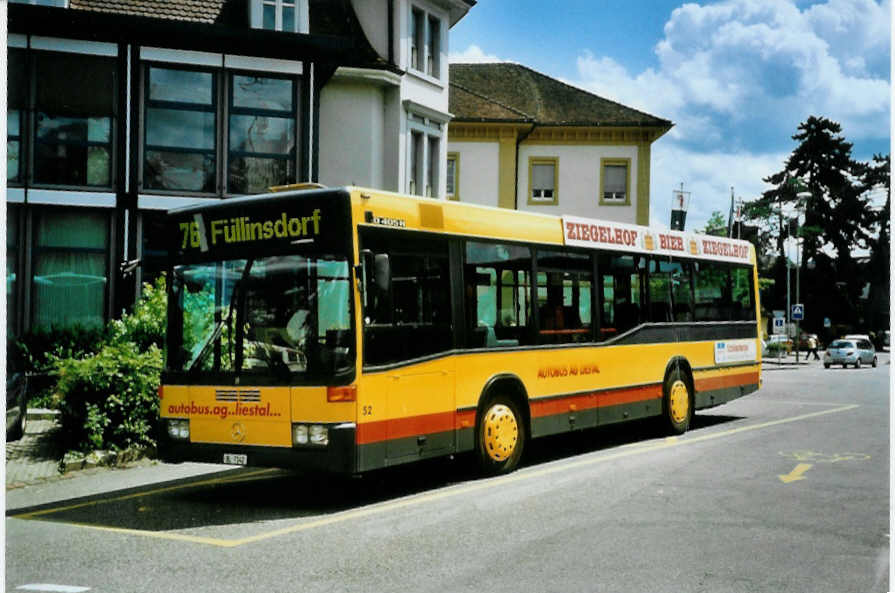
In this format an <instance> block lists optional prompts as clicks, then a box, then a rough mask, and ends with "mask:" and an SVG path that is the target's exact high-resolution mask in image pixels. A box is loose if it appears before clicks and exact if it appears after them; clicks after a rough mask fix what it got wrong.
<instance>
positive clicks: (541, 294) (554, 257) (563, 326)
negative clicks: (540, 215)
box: [537, 249, 593, 344]
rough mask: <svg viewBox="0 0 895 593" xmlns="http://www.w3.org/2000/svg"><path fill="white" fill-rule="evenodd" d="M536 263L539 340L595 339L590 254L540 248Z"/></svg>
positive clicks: (569, 341) (557, 342) (568, 340)
mask: <svg viewBox="0 0 895 593" xmlns="http://www.w3.org/2000/svg"><path fill="white" fill-rule="evenodd" d="M537 263H538V270H537V280H538V292H537V298H538V318H539V324H540V325H539V327H538V333H539V335H540V342H541V343H545V344H565V343H572V342H590V341H591V340H592V339H593V331H592V328H593V324H592V317H593V315H592V312H591V298H592V297H591V293H592V285H593V264H592V262H591V258H590V255H589V254H579V253H574V252H567V251H556V250H548V249H538V252H537Z"/></svg>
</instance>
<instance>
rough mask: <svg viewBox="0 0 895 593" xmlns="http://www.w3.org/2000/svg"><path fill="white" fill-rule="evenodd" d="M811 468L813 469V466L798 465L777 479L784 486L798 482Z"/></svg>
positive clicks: (807, 464) (808, 464) (806, 464)
mask: <svg viewBox="0 0 895 593" xmlns="http://www.w3.org/2000/svg"><path fill="white" fill-rule="evenodd" d="M812 467H814V465H812V464H810V463H800V464H799V465H797V466H796V467H795V468H794V469H793V470H792V471H791V472H789V473H788V474H781V475H779V476H777V477H778V478H780V481H781V482H783V483H784V484H789V483H790V482H798V481H799V480H804V479H805V472H806V471H808V470H809V469H811V468H812Z"/></svg>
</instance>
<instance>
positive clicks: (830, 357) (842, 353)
mask: <svg viewBox="0 0 895 593" xmlns="http://www.w3.org/2000/svg"><path fill="white" fill-rule="evenodd" d="M863 363H866V364H869V365H871V366H874V367H875V366H876V363H877V358H876V349H875V348H874V347H873V344H871V343H870V340H864V339H858V340H855V339H849V340H845V339H843V340H834V341H833V342H832V343H831V344H830V346H829V347H828V348H827V350H826V352H824V368H825V369H828V368H830V366H831V365H834V364H841V365H842V368H847V367H848V365H850V364H853V365H855V368H856V369H857V368H860V367H861V364H863Z"/></svg>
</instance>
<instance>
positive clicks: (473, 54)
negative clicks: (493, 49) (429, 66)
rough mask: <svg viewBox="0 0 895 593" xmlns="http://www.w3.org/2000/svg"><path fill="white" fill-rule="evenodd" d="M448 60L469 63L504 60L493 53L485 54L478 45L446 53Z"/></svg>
mask: <svg viewBox="0 0 895 593" xmlns="http://www.w3.org/2000/svg"><path fill="white" fill-rule="evenodd" d="M448 61H450V62H451V63H462V64H471V63H482V62H485V63H493V62H504V61H506V60H502V59H500V58H498V57H497V56H495V55H492V54H486V53H485V52H484V51H483V50H482V48H481V47H479V46H478V45H470V46H469V47H467V48H466V49H464V50H463V51H461V52H459V53H454V52H451V53H449V54H448Z"/></svg>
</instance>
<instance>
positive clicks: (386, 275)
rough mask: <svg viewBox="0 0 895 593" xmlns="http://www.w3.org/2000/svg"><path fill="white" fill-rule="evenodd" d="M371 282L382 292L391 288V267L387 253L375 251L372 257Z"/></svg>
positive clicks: (387, 291) (386, 292)
mask: <svg viewBox="0 0 895 593" xmlns="http://www.w3.org/2000/svg"><path fill="white" fill-rule="evenodd" d="M373 282H374V283H375V284H376V288H377V289H378V290H379V292H380V293H382V294H388V293H389V292H390V291H391V289H392V268H391V264H390V263H389V261H388V254H387V253H377V254H376V255H375V256H374V257H373Z"/></svg>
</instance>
